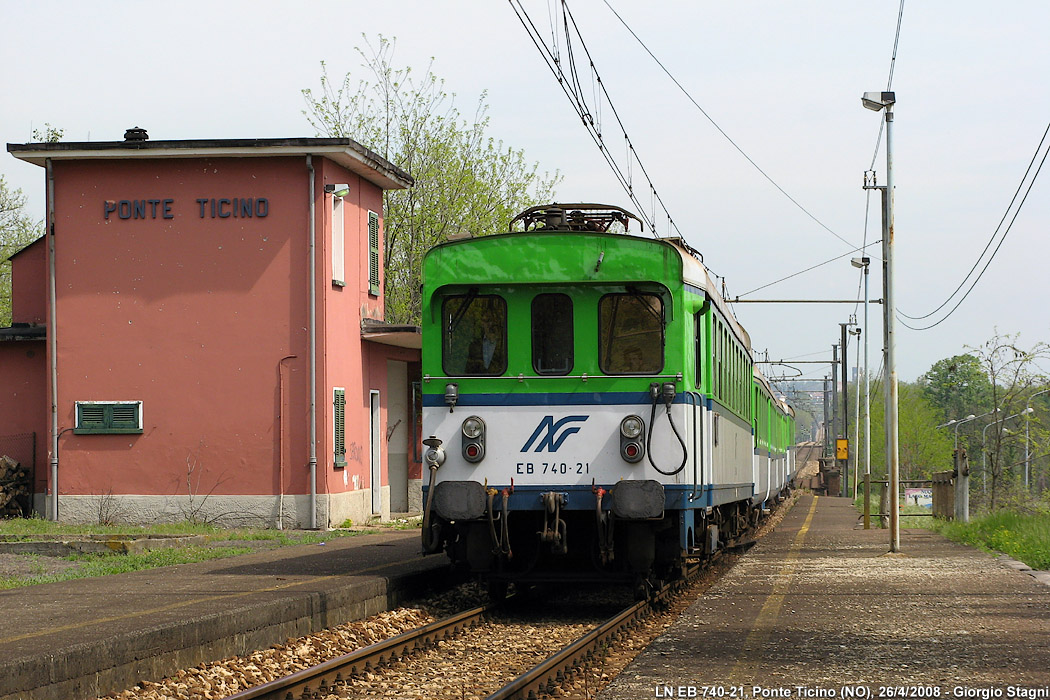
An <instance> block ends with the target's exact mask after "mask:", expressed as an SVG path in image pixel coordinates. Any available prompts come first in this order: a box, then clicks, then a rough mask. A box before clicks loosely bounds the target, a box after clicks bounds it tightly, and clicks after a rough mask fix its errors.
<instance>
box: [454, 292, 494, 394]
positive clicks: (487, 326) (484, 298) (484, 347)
mask: <svg viewBox="0 0 1050 700" xmlns="http://www.w3.org/2000/svg"><path fill="white" fill-rule="evenodd" d="M441 312H442V318H443V319H444V323H443V324H442V326H443V332H442V336H443V337H442V344H441V365H442V368H443V369H444V371H445V374H447V375H449V376H471V375H475V376H498V375H501V374H503V373H504V372H506V371H507V302H505V301H504V300H503V298H502V297H499V296H496V295H479V294H478V293H477V291H476V290H471V292H470V293H468V294H464V295H460V296H452V297H448V298H446V299H445V301H444V303H443V304H442V309H441Z"/></svg>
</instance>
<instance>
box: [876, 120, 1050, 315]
mask: <svg viewBox="0 0 1050 700" xmlns="http://www.w3.org/2000/svg"><path fill="white" fill-rule="evenodd" d="M1048 134H1050V123H1048V124H1047V125H1046V130H1045V131H1043V137H1042V138H1041V139H1039V145H1038V146H1036V149H1035V153H1033V154H1032V159H1031V160H1030V161H1029V162H1028V167H1027V168H1026V169H1025V171H1024V175H1023V176H1021V181H1020V182H1019V183H1017V189H1016V190H1015V191H1014V196H1013V197H1011V198H1010V203H1009V204H1008V205H1007V206H1006V211H1005V212H1003V218H1001V219H1000V220H999V225H998V226H996V227H995V231H993V232H992V235H991V237H990V238H989V239H988V242H987V243H986V244H985V246H984V250H982V251H981V254H980V255H978V256H977V260H976V261H975V262H974V264H973V267H971V268H970V271H969V272H967V273H966V275H965V276H964V277H963V279H962V281H961V282H959V286H957V287H956V288H955V290H954V291H952V293H951V294H949V295H948V298H947V299H945V300H944V301H943V302H942V303H941V305H940V306H938V307H937V308H936V309H934V310H933V311H931V312H930V313H928V314H925V315H923V316H909V315H908V314H906V313H903V312H901V311H898V312H897V316H898V318H899V317H901V316H903V317H904V318H907V319H910V320H912V321H921V320H922V319H924V318H929V317H930V316H932V315H934V314H935V313H937V312H938V311H940V310H941V309H943V308H944V307H945V306H947V305H948V304H949V303H950V302H951V300H952V298H953V297H954V296H955V295H956V294H958V293H959V290H960V289H962V288H963V285H965V284H966V280H968V279H969V278H970V275H972V274H973V272H974V270H976V269H977V266H978V265H980V264H981V260H982V259H983V258H984V255H985V253H987V252H988V248H990V247H991V245H992V242H993V241H995V238H996V236H998V235H999V230H1000V229H1001V228H1002V227H1003V222H1004V221H1006V217H1007V216H1009V215H1010V210H1011V209H1012V208H1013V206H1014V202H1016V201H1017V195H1018V194H1019V193H1020V192H1021V188H1022V187H1024V183H1025V180H1027V179H1028V174H1029V173H1030V172H1032V165H1034V164H1035V159H1036V158H1037V157H1039V151H1040V150H1042V148H1043V144H1044V143H1045V142H1046V137H1047V135H1048ZM1048 152H1050V150H1048ZM1043 160H1044V161H1045V160H1046V154H1045V153H1044V154H1043ZM1042 167H1043V163H1042V162H1040V163H1039V170H1041V169H1042ZM1039 170H1036V173H1035V176H1034V177H1033V178H1032V181H1031V182H1030V183H1028V191H1031V189H1032V185H1033V184H1035V178H1036V177H1038V176H1039ZM1028 191H1026V192H1025V195H1024V196H1025V198H1027V197H1028ZM1023 204H1024V200H1023V199H1022V201H1021V205H1023ZM1021 205H1018V207H1017V211H1018V212H1019V211H1020V210H1021ZM1014 218H1017V212H1014ZM1010 226H1013V220H1012V219H1011V221H1010ZM1009 232H1010V229H1009V227H1007V230H1006V232H1004V233H1003V236H1002V240H1000V241H999V245H997V246H996V247H995V252H998V250H999V246H1001V245H1002V242H1003V240H1005V239H1006V235H1007V234H1008V233H1009ZM995 252H993V253H992V257H993V258H994V257H995ZM988 262H991V258H989V260H988ZM987 267H988V264H987V263H985V268H987ZM981 274H982V275H983V274H984V269H982V270H981ZM977 279H980V275H978V278H977ZM976 283H977V280H974V284H976ZM972 289H973V287H972V286H971V287H970V290H972ZM970 290H968V291H967V292H966V294H969V293H970ZM963 298H964V299H965V298H966V297H965V295H964V297H963ZM956 308H958V305H956ZM954 310H955V309H952V311H954ZM949 315H951V312H949ZM945 318H947V316H946V317H945ZM942 320H943V319H942ZM904 325H906V326H907V324H904ZM907 327H908V328H911V326H907ZM932 327H933V326H930V328H932ZM912 330H924V329H917V328H912Z"/></svg>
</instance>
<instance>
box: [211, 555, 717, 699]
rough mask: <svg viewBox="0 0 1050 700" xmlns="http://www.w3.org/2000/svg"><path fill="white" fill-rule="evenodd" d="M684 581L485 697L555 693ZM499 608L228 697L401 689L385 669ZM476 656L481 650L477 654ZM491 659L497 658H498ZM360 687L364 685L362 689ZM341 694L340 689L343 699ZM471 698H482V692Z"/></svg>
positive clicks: (509, 631) (504, 632)
mask: <svg viewBox="0 0 1050 700" xmlns="http://www.w3.org/2000/svg"><path fill="white" fill-rule="evenodd" d="M697 570H699V568H697ZM685 583H686V580H683V581H678V582H676V583H675V584H672V585H668V586H665V587H664V588H662V589H661V590H660V591H658V592H657V593H656V595H655V596H654V597H653V598H652V599H651V600H649V601H640V602H638V603H634V604H632V605H630V606H628V607H627V608H625V609H623V610H620V611H619V612H617V613H616V614H615V615H613V616H611V617H609V618H607V619H605V620H603V621H601V622H600V623H598V624H596V625H588V626H589V627H590V628H589V629H588V630H587V631H586V632H585V633H584V634H582V635H576V634H575V633H573V635H572V636H573V639H572V641H570V642H568V643H565V642H564V641H560V642H559V643H562V644H564V646H562V648H560V649H559V650H558V651H556V652H555V653H553V654H552V655H550V656H549V657H547V658H546V659H543V660H542V661H540V662H539V663H537V664H535V665H534V666H532V667H531V668H529V669H528V670H527V671H525V672H524V673H522V674H521V675H519V676H517V677H515V678H513V680H511V681H510V682H509V683H506V684H505V685H504V686H502V687H500V688H499V689H497V690H495V691H494V692H491V693H488V694H486V695H484V697H485V698H486V700H512V699H517V698H522V699H527V698H536V697H540V696H542V695H546V694H549V693H552V692H554V690H555V688H556V687H558V686H560V685H561V684H562V683H563V682H565V681H566V680H567V679H570V678H572V677H573V676H574V675H575V674H576V673H577V672H579V671H580V670H581V669H582V668H584V667H585V666H587V665H588V664H591V663H593V662H594V661H595V660H596V659H598V658H600V657H601V656H603V655H604V652H605V649H607V648H608V646H609V645H610V644H612V643H613V642H614V641H615V640H616V639H618V638H622V636H623V635H624V634H625V633H626V632H627V631H629V630H630V629H631V628H632V627H634V626H636V625H637V624H638V623H639V622H640V621H641V620H643V619H644V618H645V617H646V616H648V615H649V614H650V612H651V611H652V610H653V609H654V607H662V606H665V605H666V603H667V601H668V599H669V598H670V597H671V596H672V595H673V594H674V591H675V590H677V589H679V588H680V587H681V586H682V585H684V584H685ZM503 610H504V607H503V606H498V605H495V604H490V605H487V606H482V607H476V608H473V609H470V610H466V611H464V612H461V613H457V614H455V615H452V616H450V617H448V618H445V619H444V620H440V621H438V622H433V623H430V624H427V625H424V626H422V627H419V628H417V629H414V630H410V631H408V632H405V633H403V634H400V635H398V636H396V637H393V638H391V639H388V640H385V641H382V642H379V643H376V644H373V645H371V646H368V647H365V648H363V649H359V650H357V651H354V652H352V653H350V654H346V655H344V656H341V657H337V658H334V659H330V660H328V661H326V662H324V663H321V664H319V665H317V666H313V667H311V668H307V669H303V670H301V671H298V672H295V673H292V674H290V675H288V676H285V677H283V678H279V679H276V680H273V681H270V682H268V683H265V684H263V685H259V686H256V687H253V688H249V689H247V690H245V691H242V692H240V693H237V694H236V695H232V696H230V699H231V700H249V699H253V700H254V699H279V700H288V699H289V698H301V697H314V696H319V697H330V696H335V697H361V696H371V695H374V694H375V693H373V692H372V690H377V689H378V690H379V691H380V692H379V694H382V693H381V690H382V689H383V688H384V687H390V686H396V687H398V688H402V689H404V686H403V685H402V684H403V682H404V681H403V680H402V679H398V678H397V677H396V674H395V677H393V678H392V679H391V680H389V681H386V682H384V681H382V677H383V675H382V674H383V672H384V667H390V666H393V665H397V664H398V663H399V662H404V661H406V660H407V659H408V658H409V657H413V661H412V662H411V663H410V664H408V665H417V664H418V665H420V666H423V665H425V663H426V661H425V659H421V660H419V661H417V660H416V657H417V656H419V655H420V653H421V652H423V653H425V652H427V651H428V650H434V649H435V648H436V647H438V646H439V645H441V644H443V643H446V642H447V641H448V640H450V639H452V638H453V637H455V636H456V635H460V634H462V633H465V632H466V631H467V630H470V629H471V628H475V627H477V628H481V627H483V626H484V625H486V624H489V623H488V622H486V620H487V619H489V618H493V617H499V616H500V615H501V614H502V611H503ZM491 624H492V626H493V630H485V629H482V630H481V631H480V632H479V636H482V637H491V636H495V637H496V638H500V637H506V636H508V635H509V636H513V635H515V634H516V632H515V631H514V624H513V623H511V624H510V625H509V627H508V626H507V625H508V623H505V622H495V623H491ZM578 626H579V625H577V627H578ZM496 628H499V629H496ZM497 646H498V645H497ZM541 646H542V644H541ZM478 653H479V654H483V653H485V652H481V651H479V652H478ZM490 653H491V652H490ZM495 655H497V656H498V654H495ZM494 662H495V660H494ZM496 663H499V662H496ZM507 663H508V666H510V665H512V664H513V662H507ZM510 673H513V671H510V670H509V669H508V674H507V675H509V674H510ZM362 685H363V686H364V687H361V686H362ZM355 686H356V687H355ZM341 691H344V692H345V695H344V692H341ZM422 692H426V691H425V690H424V691H422ZM473 695H475V696H477V697H481V694H476V693H475V694H473ZM468 697H469V695H468Z"/></svg>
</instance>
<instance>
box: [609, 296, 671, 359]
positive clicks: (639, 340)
mask: <svg viewBox="0 0 1050 700" xmlns="http://www.w3.org/2000/svg"><path fill="white" fill-rule="evenodd" d="M598 367H599V368H600V369H601V371H602V372H604V373H605V374H656V373H658V372H660V370H662V369H663V368H664V305H663V300H662V299H660V297H659V296H657V295H656V294H642V293H628V294H606V295H605V296H603V297H602V298H601V299H600V300H599V301H598Z"/></svg>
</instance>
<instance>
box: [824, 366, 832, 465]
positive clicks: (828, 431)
mask: <svg viewBox="0 0 1050 700" xmlns="http://www.w3.org/2000/svg"><path fill="white" fill-rule="evenodd" d="M829 396H831V393H830V392H829V391H828V378H827V377H824V401H823V403H824V456H825V457H827V456H828V444H829V442H828V441H829V440H830V439H831V437H830V436H831V427H830V426H829V424H828V397H829Z"/></svg>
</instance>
